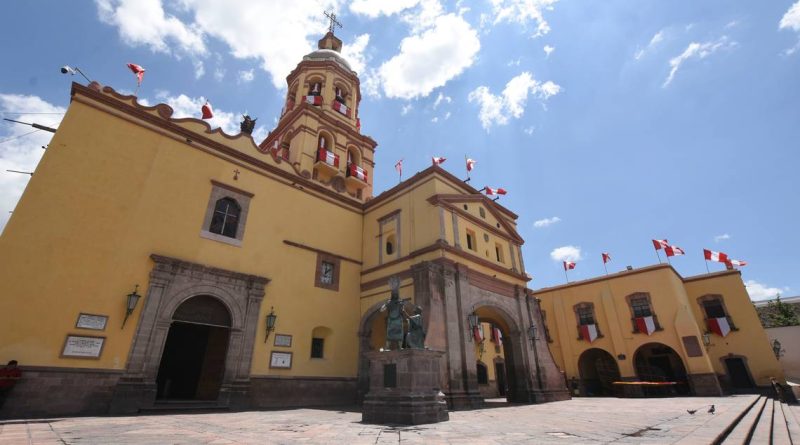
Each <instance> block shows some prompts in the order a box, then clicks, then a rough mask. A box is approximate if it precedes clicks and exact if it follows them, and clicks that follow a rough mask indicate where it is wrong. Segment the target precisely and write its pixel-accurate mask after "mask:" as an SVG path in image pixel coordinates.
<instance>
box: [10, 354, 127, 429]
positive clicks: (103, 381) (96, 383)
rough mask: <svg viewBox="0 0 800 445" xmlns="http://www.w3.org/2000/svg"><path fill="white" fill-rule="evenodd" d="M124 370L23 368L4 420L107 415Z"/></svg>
mask: <svg viewBox="0 0 800 445" xmlns="http://www.w3.org/2000/svg"><path fill="white" fill-rule="evenodd" d="M121 374H122V371H117V370H107V369H90V368H60V367H49V366H47V367H45V366H24V367H22V378H21V379H20V380H19V381H18V382H17V384H16V385H14V387H13V388H12V389H11V391H10V392H9V394H8V397H7V399H6V400H5V403H4V404H3V407H2V409H0V419H18V418H35V417H54V416H78V415H101V414H107V413H108V409H109V405H110V404H111V399H112V396H113V393H114V387H115V385H116V384H117V381H118V380H119V378H120V376H121Z"/></svg>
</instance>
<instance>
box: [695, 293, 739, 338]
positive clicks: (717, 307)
mask: <svg viewBox="0 0 800 445" xmlns="http://www.w3.org/2000/svg"><path fill="white" fill-rule="evenodd" d="M697 303H698V304H699V305H700V309H702V311H703V317H704V320H708V319H710V318H726V319H727V320H728V325H729V326H730V327H731V330H732V331H738V330H739V329H738V328H737V327H736V325H735V324H734V323H733V319H732V318H731V315H730V313H729V312H728V308H727V306H725V299H724V298H723V297H722V295H704V296H702V297H700V298H698V299H697Z"/></svg>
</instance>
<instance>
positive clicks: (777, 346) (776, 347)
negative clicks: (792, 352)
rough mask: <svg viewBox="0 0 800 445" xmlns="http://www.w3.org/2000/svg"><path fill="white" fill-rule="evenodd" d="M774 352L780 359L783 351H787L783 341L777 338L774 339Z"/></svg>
mask: <svg viewBox="0 0 800 445" xmlns="http://www.w3.org/2000/svg"><path fill="white" fill-rule="evenodd" d="M772 352H773V353H774V354H775V358H776V359H778V360H780V359H781V356H782V355H783V353H784V352H786V351H784V350H783V345H781V342H780V341H779V340H778V339H777V338H776V339H775V340H772Z"/></svg>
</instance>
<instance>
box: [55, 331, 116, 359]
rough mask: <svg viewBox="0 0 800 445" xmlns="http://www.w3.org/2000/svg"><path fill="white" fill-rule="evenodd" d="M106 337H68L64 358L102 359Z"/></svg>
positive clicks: (62, 354)
mask: <svg viewBox="0 0 800 445" xmlns="http://www.w3.org/2000/svg"><path fill="white" fill-rule="evenodd" d="M105 342H106V338H105V337H90V336H86V335H67V340H66V341H65V342H64V350H63V351H62V352H61V356H62V357H76V358H100V354H101V353H102V352H103V345H104V344H105Z"/></svg>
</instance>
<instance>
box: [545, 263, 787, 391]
mask: <svg viewBox="0 0 800 445" xmlns="http://www.w3.org/2000/svg"><path fill="white" fill-rule="evenodd" d="M534 295H535V296H536V297H537V298H538V299H540V300H541V308H542V316H543V317H544V318H545V320H546V326H547V333H546V334H547V337H548V341H549V342H550V349H551V350H552V351H553V355H554V358H555V360H556V363H557V364H558V366H559V367H560V368H561V369H563V370H564V371H565V372H566V375H567V379H568V380H569V381H570V382H571V384H572V386H573V387H574V388H573V390H574V391H577V393H579V394H582V395H639V394H659V393H661V394H664V393H676V394H692V395H702V396H713V395H720V394H723V393H728V392H748V391H755V390H757V389H758V388H768V387H769V386H770V378H771V377H774V378H776V379H778V380H779V381H783V371H782V370H781V367H780V365H779V363H778V361H777V360H776V358H775V355H774V353H773V351H772V348H771V345H770V342H769V340H768V338H767V335H766V333H765V332H764V329H763V327H762V326H761V323H760V322H759V319H758V315H757V314H756V311H755V309H754V308H753V305H752V303H751V301H750V298H749V296H748V294H747V290H746V289H745V287H744V283H743V282H742V279H741V274H740V272H739V271H737V270H728V271H722V272H716V273H711V274H705V275H698V276H694V277H686V278H684V277H682V276H680V275H679V274H678V273H677V272H676V271H675V269H673V268H672V267H671V266H669V265H667V264H661V265H655V266H650V267H643V268H640V269H633V270H627V271H623V272H618V273H613V274H609V275H607V276H600V277H596V278H592V279H588V280H583V281H577V282H573V283H569V284H564V285H561V286H554V287H549V288H544V289H539V290H535V291H534ZM626 382H627V383H626ZM641 382H649V384H642V383H641ZM660 382H674V384H666V385H665V384H663V383H660Z"/></svg>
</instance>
